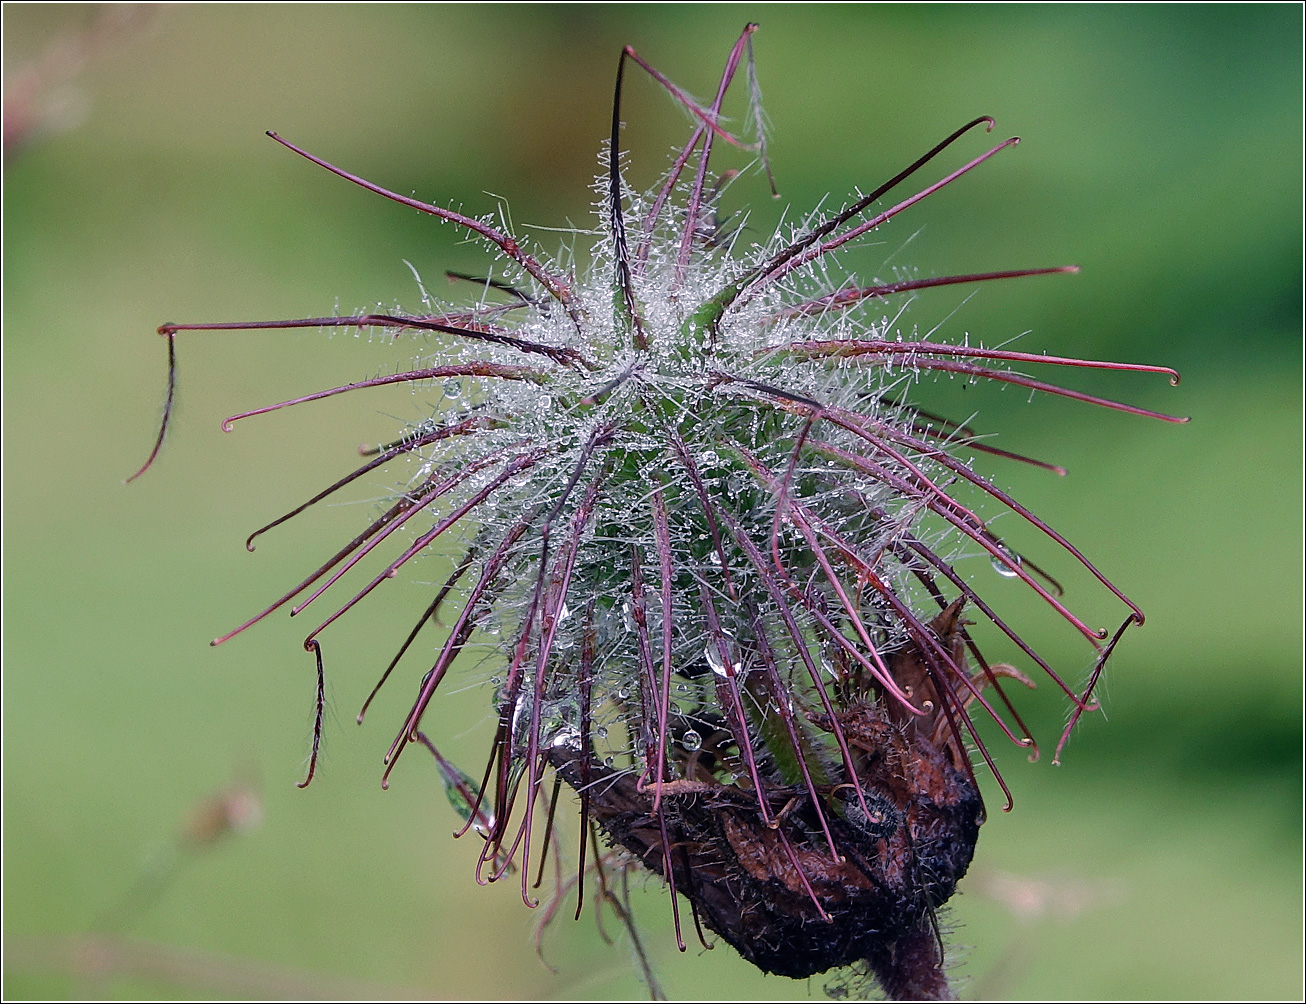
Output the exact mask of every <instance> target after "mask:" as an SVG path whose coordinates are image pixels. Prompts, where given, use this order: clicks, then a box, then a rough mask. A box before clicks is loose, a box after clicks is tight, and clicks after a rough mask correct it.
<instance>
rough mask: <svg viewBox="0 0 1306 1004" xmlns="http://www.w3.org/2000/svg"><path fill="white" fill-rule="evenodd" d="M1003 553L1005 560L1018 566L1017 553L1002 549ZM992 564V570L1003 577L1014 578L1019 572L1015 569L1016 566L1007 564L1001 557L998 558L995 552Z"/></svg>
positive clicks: (1018, 558)
mask: <svg viewBox="0 0 1306 1004" xmlns="http://www.w3.org/2000/svg"><path fill="white" fill-rule="evenodd" d="M1003 554H1005V555H1006V557H1007V560H1008V561H1010V562H1011V565H1015V566H1016V568H1019V567H1020V555H1019V554H1011V553H1010V552H1007V551H1004V552H1003ZM992 564H993V570H994V571H995V572H997V573H998V574H999V575H1001V576H1002V577H1003V578H1004V579H1014V578H1015V577H1016V576H1017V575H1019V574H1020V573H1019V572H1018V571H1016V568H1012V567H1011V565H1008V564H1007V563H1006V562H1005V561H1003V559H1002V558H999V557H998V556H997V555H996V554H995V555H994V556H993V558H992Z"/></svg>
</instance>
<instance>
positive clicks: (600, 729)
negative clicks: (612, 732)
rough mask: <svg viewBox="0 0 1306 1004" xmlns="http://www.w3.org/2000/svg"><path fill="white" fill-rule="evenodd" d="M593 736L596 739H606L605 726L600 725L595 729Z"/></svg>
mask: <svg viewBox="0 0 1306 1004" xmlns="http://www.w3.org/2000/svg"><path fill="white" fill-rule="evenodd" d="M594 735H595V737H596V738H598V739H606V738H608V727H607V726H606V725H600V726H599V727H598V728H597V729H595V730H594Z"/></svg>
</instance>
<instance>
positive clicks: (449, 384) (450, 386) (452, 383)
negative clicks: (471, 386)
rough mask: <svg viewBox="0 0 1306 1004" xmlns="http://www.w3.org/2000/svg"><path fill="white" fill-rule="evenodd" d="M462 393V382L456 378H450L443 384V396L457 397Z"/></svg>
mask: <svg viewBox="0 0 1306 1004" xmlns="http://www.w3.org/2000/svg"><path fill="white" fill-rule="evenodd" d="M462 392H463V382H462V381H461V380H459V379H457V378H456V377H450V378H449V379H448V380H446V381H445V382H444V396H445V397H457V396H458V395H459V394H461V393H462Z"/></svg>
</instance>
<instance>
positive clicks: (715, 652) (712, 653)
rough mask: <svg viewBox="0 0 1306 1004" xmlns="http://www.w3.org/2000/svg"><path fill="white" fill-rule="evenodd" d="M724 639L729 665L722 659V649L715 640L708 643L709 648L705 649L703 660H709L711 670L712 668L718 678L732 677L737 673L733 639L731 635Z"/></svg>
mask: <svg viewBox="0 0 1306 1004" xmlns="http://www.w3.org/2000/svg"><path fill="white" fill-rule="evenodd" d="M724 637H725V643H726V644H725V649H726V653H727V656H728V659H729V665H727V664H726V660H725V659H722V658H721V647H720V646H719V645H718V644H717V643H716V641H715V640H713V641H710V642H708V643H707V647H706V648H704V649H703V658H704V659H706V660H707V664H708V666H709V668H711V670H712V672H713V673H715V674H716V675H717V676H731V675H733V673H734V672H735V663H736V659H735V656H734V645H732V644H731V642H732V641H733V639H732V638H731V637H730V636H729V635H725V636H724Z"/></svg>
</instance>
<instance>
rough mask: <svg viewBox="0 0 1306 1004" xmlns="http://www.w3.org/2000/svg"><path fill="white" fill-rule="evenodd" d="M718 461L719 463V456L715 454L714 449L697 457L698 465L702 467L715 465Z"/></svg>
mask: <svg viewBox="0 0 1306 1004" xmlns="http://www.w3.org/2000/svg"><path fill="white" fill-rule="evenodd" d="M719 463H721V458H720V457H718V456H717V455H716V451H715V450H708V451H707V452H705V453H704V454H703V455H702V456H701V457H699V458H698V464H699V466H700V467H704V468H707V467H715V466H716V465H717V464H719Z"/></svg>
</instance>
